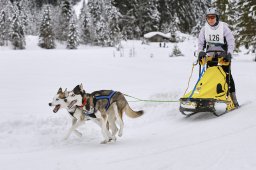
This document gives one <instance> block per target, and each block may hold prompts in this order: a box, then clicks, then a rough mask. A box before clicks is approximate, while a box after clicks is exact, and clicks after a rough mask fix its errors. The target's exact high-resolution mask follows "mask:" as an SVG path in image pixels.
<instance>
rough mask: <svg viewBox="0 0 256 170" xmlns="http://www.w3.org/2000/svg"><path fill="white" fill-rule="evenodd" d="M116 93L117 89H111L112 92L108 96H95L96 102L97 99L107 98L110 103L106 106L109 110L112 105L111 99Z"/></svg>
mask: <svg viewBox="0 0 256 170" xmlns="http://www.w3.org/2000/svg"><path fill="white" fill-rule="evenodd" d="M115 94H116V91H113V90H111V92H110V94H109V95H108V96H95V100H96V101H95V103H96V102H97V100H101V99H107V100H108V103H107V105H106V106H105V109H106V110H108V108H109V106H110V100H111V98H112V97H113V96H114V95H115Z"/></svg>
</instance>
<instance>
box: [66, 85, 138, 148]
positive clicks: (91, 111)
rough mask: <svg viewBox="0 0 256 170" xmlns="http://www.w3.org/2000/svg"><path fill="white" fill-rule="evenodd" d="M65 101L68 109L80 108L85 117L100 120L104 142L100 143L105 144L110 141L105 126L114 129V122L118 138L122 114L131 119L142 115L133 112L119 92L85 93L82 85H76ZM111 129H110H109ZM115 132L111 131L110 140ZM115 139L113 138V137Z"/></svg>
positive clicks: (120, 130) (121, 127)
mask: <svg viewBox="0 0 256 170" xmlns="http://www.w3.org/2000/svg"><path fill="white" fill-rule="evenodd" d="M67 101H68V102H69V103H70V105H69V107H73V106H76V107H80V108H83V110H84V111H86V113H87V115H89V116H95V117H96V118H98V119H99V120H100V125H101V129H102V134H103V136H104V137H105V140H104V141H103V142H102V143H106V142H108V141H109V140H111V137H110V135H109V131H108V130H107V124H109V127H110V128H111V127H115V126H116V125H115V121H113V118H112V117H113V116H114V117H115V120H116V122H117V124H118V125H119V128H120V129H119V132H118V136H119V137H121V136H122V133H123V127H124V122H123V114H124V113H126V115H127V116H129V117H131V118H137V117H140V116H142V115H143V111H142V110H140V111H133V110H132V109H131V108H130V106H129V104H128V102H127V100H126V99H125V97H124V95H123V94H122V93H121V92H117V91H113V90H100V91H94V92H93V93H86V92H85V90H84V89H83V85H82V84H81V85H77V86H76V87H75V88H74V89H73V90H72V91H71V92H69V93H68V97H67ZM111 129H112V128H111ZM115 134H116V132H115V131H114V133H113V131H112V138H113V136H115ZM114 139H115V137H114Z"/></svg>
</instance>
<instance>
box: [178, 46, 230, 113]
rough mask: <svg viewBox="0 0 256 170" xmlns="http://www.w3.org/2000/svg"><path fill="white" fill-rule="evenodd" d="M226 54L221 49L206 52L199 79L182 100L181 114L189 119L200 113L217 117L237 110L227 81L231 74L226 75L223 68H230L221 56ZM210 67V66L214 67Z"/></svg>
mask: <svg viewBox="0 0 256 170" xmlns="http://www.w3.org/2000/svg"><path fill="white" fill-rule="evenodd" d="M222 52H224V50H223V49H222V48H221V47H214V48H209V49H208V50H207V51H206V54H207V57H205V58H204V59H203V60H202V61H197V64H199V78H198V81H197V82H196V85H195V86H194V88H193V89H192V90H191V91H190V92H188V93H187V94H185V95H184V96H183V97H182V98H180V100H179V101H180V108H179V110H180V112H181V113H182V114H183V115H185V116H187V117H189V116H191V115H194V114H197V113H200V112H211V113H213V114H214V115H215V116H221V115H223V114H225V113H227V112H228V111H231V110H233V109H235V106H234V103H233V101H232V99H231V97H230V93H229V84H228V83H227V82H230V81H227V79H228V78H229V76H228V75H227V74H230V67H229V73H226V72H225V71H224V70H223V68H222V66H223V65H225V66H228V65H229V64H230V62H225V61H224V60H223V56H220V54H221V53H222ZM213 64H214V66H211V67H208V66H209V65H213Z"/></svg>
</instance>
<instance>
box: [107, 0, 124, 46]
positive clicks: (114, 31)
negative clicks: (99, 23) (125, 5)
mask: <svg viewBox="0 0 256 170" xmlns="http://www.w3.org/2000/svg"><path fill="white" fill-rule="evenodd" d="M105 5H106V6H105V10H106V18H107V23H108V27H109V28H108V29H109V30H110V35H109V37H110V42H109V44H108V45H109V46H115V45H117V44H119V43H120V42H121V38H122V35H121V31H120V28H119V19H120V18H121V17H122V15H121V13H119V11H118V10H117V8H116V7H114V6H113V5H112V3H111V1H107V2H106V4H105Z"/></svg>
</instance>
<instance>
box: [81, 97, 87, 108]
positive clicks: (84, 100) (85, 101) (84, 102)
mask: <svg viewBox="0 0 256 170" xmlns="http://www.w3.org/2000/svg"><path fill="white" fill-rule="evenodd" d="M86 103H87V100H86V97H85V98H84V99H83V104H82V106H80V108H81V109H83V107H84V106H85V105H86Z"/></svg>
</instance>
